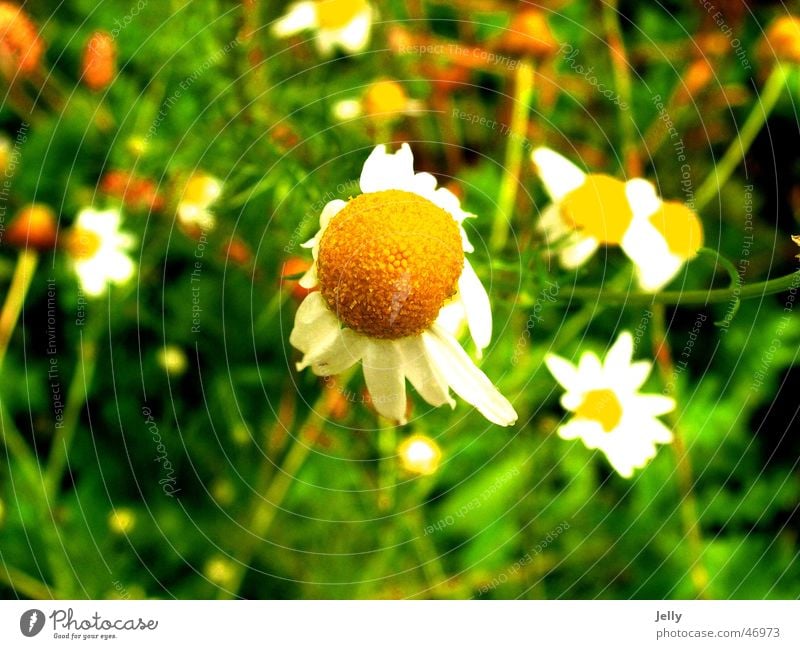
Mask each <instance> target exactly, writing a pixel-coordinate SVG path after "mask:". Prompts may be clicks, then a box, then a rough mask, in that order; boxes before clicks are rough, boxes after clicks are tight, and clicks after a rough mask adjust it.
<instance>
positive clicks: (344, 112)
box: [333, 99, 364, 122]
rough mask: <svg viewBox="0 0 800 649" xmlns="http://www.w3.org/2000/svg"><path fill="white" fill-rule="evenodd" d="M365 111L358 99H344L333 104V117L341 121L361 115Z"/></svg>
mask: <svg viewBox="0 0 800 649" xmlns="http://www.w3.org/2000/svg"><path fill="white" fill-rule="evenodd" d="M363 112H364V109H363V108H362V106H361V102H360V101H359V100H358V99H342V100H341V101H337V102H336V103H335V104H334V105H333V117H334V118H335V119H337V120H339V121H340V122H347V121H349V120H351V119H355V118H356V117H360V116H361V115H362V114H363Z"/></svg>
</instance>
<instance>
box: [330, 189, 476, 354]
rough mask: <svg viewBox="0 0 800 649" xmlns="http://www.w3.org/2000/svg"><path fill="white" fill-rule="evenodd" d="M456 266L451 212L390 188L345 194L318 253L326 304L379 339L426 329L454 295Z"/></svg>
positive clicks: (458, 248) (459, 257) (458, 246)
mask: <svg viewBox="0 0 800 649" xmlns="http://www.w3.org/2000/svg"><path fill="white" fill-rule="evenodd" d="M463 268H464V250H463V247H462V243H461V233H460V231H459V229H458V224H457V223H456V222H455V220H454V219H453V217H452V216H451V215H450V214H449V213H448V212H446V211H445V210H443V209H442V208H440V207H437V206H436V205H434V204H433V203H432V202H431V201H429V200H427V199H425V198H422V197H421V196H418V195H417V194H413V193H411V192H405V191H400V190H394V189H391V190H386V191H382V192H374V193H371V194H362V195H361V196H357V197H356V198H354V199H352V200H351V201H350V202H349V203H348V204H347V206H346V207H345V208H344V209H343V210H342V211H341V212H339V214H337V215H336V216H335V217H333V219H331V222H330V223H329V224H328V227H327V229H326V230H325V233H324V234H323V235H322V239H321V241H320V245H319V255H318V257H317V275H318V277H319V287H320V292H321V293H322V296H323V297H324V298H325V300H326V301H327V303H328V306H330V308H331V309H332V310H333V311H334V312H335V313H336V314H337V315H338V317H339V319H340V320H341V321H342V322H343V323H344V324H345V325H347V326H348V327H350V328H351V329H353V330H355V331H358V332H359V333H363V334H366V335H368V336H371V337H373V338H386V339H395V338H403V337H405V336H412V335H416V334H419V333H421V332H422V331H423V330H425V329H427V328H428V327H429V326H430V325H431V324H432V323H433V321H434V320H435V319H436V317H437V316H438V315H439V310H440V309H441V308H442V305H443V304H444V303H445V301H446V300H447V299H448V298H450V297H452V296H453V295H454V294H455V292H456V289H457V285H458V278H459V277H460V276H461V271H462V269H463Z"/></svg>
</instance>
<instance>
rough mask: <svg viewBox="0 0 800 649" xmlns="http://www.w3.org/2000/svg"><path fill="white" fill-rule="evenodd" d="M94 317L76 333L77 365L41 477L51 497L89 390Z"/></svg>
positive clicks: (93, 357)
mask: <svg viewBox="0 0 800 649" xmlns="http://www.w3.org/2000/svg"><path fill="white" fill-rule="evenodd" d="M101 321H102V320H100V319H98V320H95V321H94V326H90V327H89V329H88V331H87V334H86V336H85V337H84V335H83V332H81V333H80V343H79V345H78V349H79V352H78V356H79V360H78V365H79V367H77V368H76V369H75V374H74V375H73V376H72V381H71V382H70V385H69V389H68V391H67V402H66V405H65V406H64V419H63V420H62V421H61V427H60V428H59V427H56V429H55V437H54V438H53V447H52V449H51V450H50V457H49V458H48V460H47V467H46V469H45V474H44V481H45V489H46V490H47V495H48V498H49V499H50V500H51V501H55V499H56V497H57V495H58V490H59V487H60V485H61V479H62V478H63V476H64V471H65V469H66V466H67V460H68V458H69V450H70V448H71V447H72V442H73V440H74V439H75V432H76V430H77V428H78V420H79V419H80V415H81V410H82V409H83V407H84V405H85V404H86V398H87V396H88V394H89V386H91V384H92V379H93V377H94V371H95V367H96V365H97V339H98V337H99V334H100V329H101V328H100V324H99V323H100V322H101Z"/></svg>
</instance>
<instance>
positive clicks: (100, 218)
mask: <svg viewBox="0 0 800 649" xmlns="http://www.w3.org/2000/svg"><path fill="white" fill-rule="evenodd" d="M121 220H122V215H121V214H120V213H119V212H118V211H117V210H106V211H105V212H98V211H96V210H93V209H88V208H87V209H84V210H81V212H80V214H78V218H77V220H76V221H75V225H73V226H72V229H71V230H70V231H69V232H68V234H67V240H66V247H67V251H68V252H69V255H70V256H71V257H72V261H73V264H74V266H75V272H76V274H77V275H78V279H79V280H80V283H81V288H82V289H83V291H84V292H85V293H86V294H87V295H90V296H92V297H99V296H101V295H102V294H103V293H104V292H105V290H106V287H107V286H108V284H110V283H114V284H124V283H126V282H127V281H128V280H130V279H131V277H133V272H134V264H133V261H132V260H131V258H130V257H129V256H128V252H127V251H128V250H129V249H130V248H132V247H133V245H134V239H133V237H132V236H131V235H130V234H127V233H125V232H120V231H119V225H120V221H121Z"/></svg>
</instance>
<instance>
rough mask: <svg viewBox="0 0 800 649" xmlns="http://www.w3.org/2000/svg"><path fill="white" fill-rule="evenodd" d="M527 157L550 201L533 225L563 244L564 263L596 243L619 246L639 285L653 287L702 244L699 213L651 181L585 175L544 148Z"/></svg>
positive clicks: (577, 260) (583, 257)
mask: <svg viewBox="0 0 800 649" xmlns="http://www.w3.org/2000/svg"><path fill="white" fill-rule="evenodd" d="M531 158H532V160H533V164H534V166H535V167H536V170H537V172H538V174H539V176H540V177H541V179H542V182H543V183H544V185H545V188H546V189H547V192H548V194H549V195H550V198H551V199H552V201H553V203H552V204H551V205H549V206H548V207H546V208H545V210H544V211H543V212H542V216H541V218H540V219H539V223H538V224H537V227H538V229H539V230H540V231H541V232H542V233H543V234H544V235H545V237H546V238H547V239H548V241H553V242H556V241H558V242H560V243H561V246H560V250H559V253H558V254H559V262H560V263H561V265H562V266H563V267H564V268H568V269H572V268H578V267H579V266H582V265H583V264H584V263H586V262H587V261H588V260H589V259H590V258H591V256H592V255H593V254H594V253H595V252H596V251H597V249H598V248H599V247H600V245H606V246H619V247H620V248H622V250H623V251H624V252H625V254H626V255H627V256H628V257H629V258H630V259H631V261H633V263H634V264H635V265H636V271H637V276H638V279H639V284H640V286H641V287H642V288H643V289H644V290H646V291H657V290H659V289H661V288H663V287H664V286H665V285H666V284H667V283H669V281H670V280H671V279H672V278H673V277H675V275H676V274H677V272H678V271H679V270H680V268H681V266H682V265H683V264H684V263H686V261H688V260H689V259H692V258H693V257H694V256H695V255H696V254H697V251H698V250H699V248H700V247H701V246H702V245H703V228H702V224H701V223H700V220H699V219H698V218H697V215H696V214H695V213H694V212H692V210H691V209H689V208H688V207H687V206H686V205H684V204H683V203H679V202H676V201H663V200H662V199H661V198H659V196H658V193H657V192H656V188H655V186H654V185H653V184H652V183H651V182H649V181H647V180H644V179H643V178H634V179H632V180H628V181H627V182H623V181H622V180H619V179H617V178H613V177H611V176H608V175H606V174H587V173H585V172H584V171H583V170H581V169H580V168H579V167H577V166H576V165H575V164H573V163H572V162H570V161H569V160H567V159H566V158H565V157H563V156H562V155H560V154H558V153H556V152H555V151H552V150H551V149H547V148H539V149H536V150H535V151H534V152H533V153H532V155H531Z"/></svg>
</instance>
